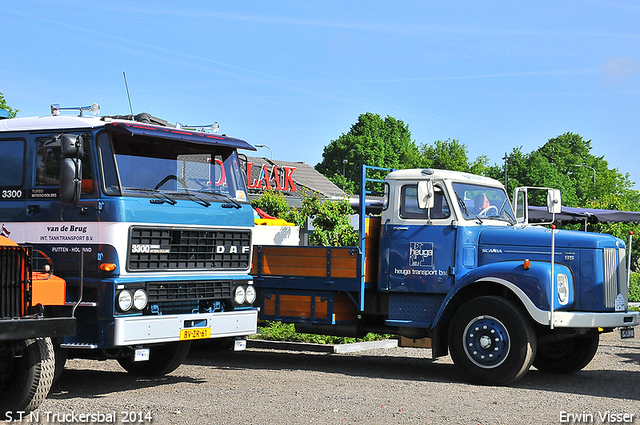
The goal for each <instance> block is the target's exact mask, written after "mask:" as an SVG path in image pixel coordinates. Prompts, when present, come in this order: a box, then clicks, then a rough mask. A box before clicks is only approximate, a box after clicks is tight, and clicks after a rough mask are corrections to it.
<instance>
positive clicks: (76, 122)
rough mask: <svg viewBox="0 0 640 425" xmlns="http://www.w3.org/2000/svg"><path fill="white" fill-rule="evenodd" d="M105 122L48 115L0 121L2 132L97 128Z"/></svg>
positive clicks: (93, 118)
mask: <svg viewBox="0 0 640 425" xmlns="http://www.w3.org/2000/svg"><path fill="white" fill-rule="evenodd" d="M104 124H105V122H104V121H103V120H102V119H101V118H100V117H77V116H69V115H58V116H53V115H46V116H42V117H26V118H13V119H9V120H0V132H4V131H24V130H27V131H30V130H36V131H37V130H64V129H68V128H95V127H101V126H103V125H104Z"/></svg>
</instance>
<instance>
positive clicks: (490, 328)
mask: <svg viewBox="0 0 640 425" xmlns="http://www.w3.org/2000/svg"><path fill="white" fill-rule="evenodd" d="M535 348H536V334H535V332H534V330H533V327H532V326H531V323H530V322H529V320H527V318H526V317H524V316H523V315H522V313H521V312H520V310H519V309H518V308H517V307H516V306H515V305H514V304H513V303H512V302H511V301H508V300H506V299H503V298H499V297H494V296H485V297H479V298H475V299H472V300H471V301H468V302H466V303H465V304H464V305H463V306H462V307H461V308H460V309H458V311H457V312H456V313H455V316H454V317H453V320H452V322H451V326H450V328H449V350H450V351H451V357H452V358H453V362H454V363H455V364H456V365H457V366H458V367H460V368H461V369H462V370H463V371H464V372H465V373H466V375H467V377H468V378H469V379H470V380H471V381H472V382H476V383H479V384H484V385H506V384H509V383H511V382H514V381H516V380H517V379H520V378H521V377H522V376H524V374H525V373H527V371H528V370H529V367H530V366H531V363H532V362H533V358H534V355H535Z"/></svg>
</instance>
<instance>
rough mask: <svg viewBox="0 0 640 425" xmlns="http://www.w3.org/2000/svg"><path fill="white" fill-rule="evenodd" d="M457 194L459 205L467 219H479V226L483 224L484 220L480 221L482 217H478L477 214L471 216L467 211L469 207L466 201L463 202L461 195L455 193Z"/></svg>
mask: <svg viewBox="0 0 640 425" xmlns="http://www.w3.org/2000/svg"><path fill="white" fill-rule="evenodd" d="M454 193H455V194H456V198H458V204H460V208H462V210H463V211H464V213H465V215H466V216H467V217H475V218H477V219H478V222H479V224H482V220H481V219H480V217H478V215H477V214H470V213H469V210H467V206H466V205H465V203H464V201H463V200H462V198H461V197H460V195H458V192H454Z"/></svg>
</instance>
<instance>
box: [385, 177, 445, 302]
mask: <svg viewBox="0 0 640 425" xmlns="http://www.w3.org/2000/svg"><path fill="white" fill-rule="evenodd" d="M396 185H397V186H396V188H395V190H392V191H391V192H392V193H394V195H393V196H394V197H395V199H394V200H393V201H394V202H391V205H394V204H395V206H396V207H395V208H394V207H392V206H390V207H389V208H388V209H387V210H386V211H385V213H384V214H383V216H382V222H383V225H384V230H383V232H384V237H383V238H382V239H383V242H382V243H383V246H382V249H383V250H382V252H383V259H382V268H383V270H384V268H385V266H386V268H387V273H386V276H388V278H387V282H384V279H381V282H380V285H381V286H382V287H381V288H380V289H381V290H388V291H392V292H412V293H416V292H422V293H432V294H437V293H440V294H446V293H447V292H449V290H450V289H451V286H452V285H453V283H454V276H453V274H454V266H455V264H454V261H455V255H454V254H455V239H456V229H455V228H453V227H452V226H451V221H452V219H453V217H452V214H453V212H452V211H451V208H450V201H449V200H448V199H447V197H446V195H445V191H444V190H443V186H442V184H435V185H434V189H435V193H434V206H433V208H432V209H430V210H426V209H420V208H419V207H418V197H417V193H418V185H417V184H416V183H415V182H402V181H398V182H396ZM385 245H386V246H385ZM385 253H388V257H387V255H384V254H385ZM385 257H386V258H385ZM387 259H388V262H387V264H386V265H385V264H384V263H385V261H386V260H387ZM383 276H384V274H383ZM385 285H386V288H385V287H384V286H385Z"/></svg>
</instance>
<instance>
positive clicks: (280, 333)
mask: <svg viewBox="0 0 640 425" xmlns="http://www.w3.org/2000/svg"><path fill="white" fill-rule="evenodd" d="M249 338H254V339H266V340H269V341H290V342H310V343H314V344H328V345H334V344H349V343H353V342H363V341H380V340H383V339H389V338H393V335H388V334H385V335H380V334H374V333H368V334H367V335H365V336H364V338H347V337H340V336H332V335H315V334H303V333H298V332H296V329H295V326H294V325H293V323H282V322H266V324H265V326H261V327H259V329H258V334H257V335H252V336H250V337H249Z"/></svg>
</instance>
